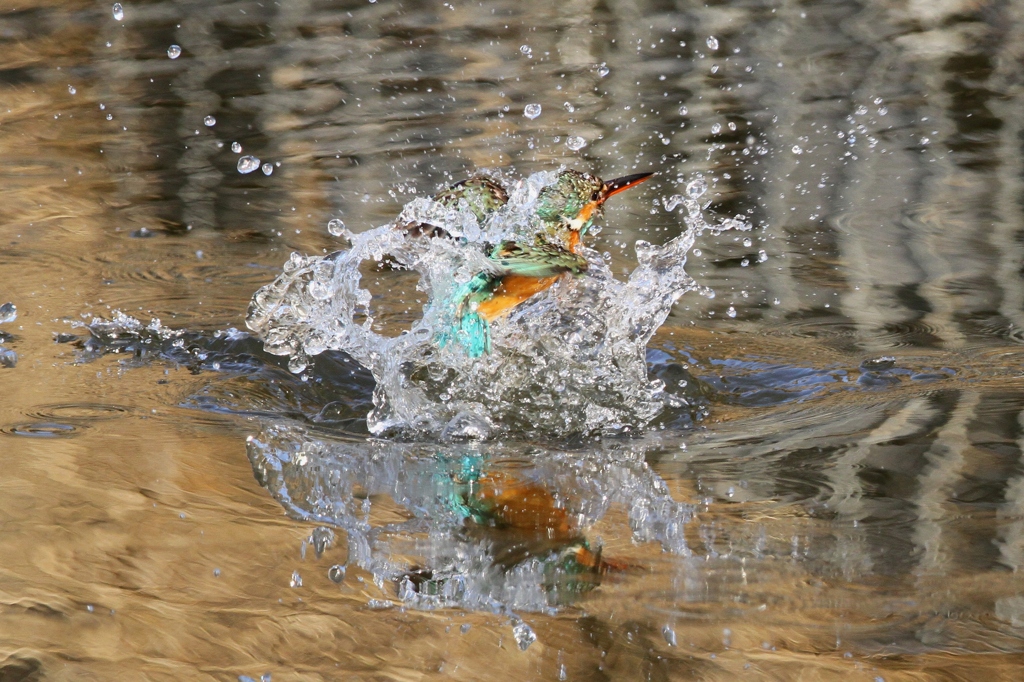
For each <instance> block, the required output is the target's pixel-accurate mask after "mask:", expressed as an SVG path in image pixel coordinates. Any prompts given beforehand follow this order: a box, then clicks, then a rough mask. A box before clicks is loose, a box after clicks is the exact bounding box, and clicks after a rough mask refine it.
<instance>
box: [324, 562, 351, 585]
mask: <svg viewBox="0 0 1024 682" xmlns="http://www.w3.org/2000/svg"><path fill="white" fill-rule="evenodd" d="M346 570H347V569H346V568H345V566H344V565H342V564H334V565H333V566H331V567H330V568H328V569H327V577H328V578H330V580H331V582H332V583H339V584H340V583H342V582H344V581H345V572H346Z"/></svg>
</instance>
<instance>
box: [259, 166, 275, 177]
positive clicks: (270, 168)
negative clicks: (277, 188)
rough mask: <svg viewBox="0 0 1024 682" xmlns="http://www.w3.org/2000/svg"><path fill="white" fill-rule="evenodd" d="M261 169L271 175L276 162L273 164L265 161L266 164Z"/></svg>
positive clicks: (265, 173)
mask: <svg viewBox="0 0 1024 682" xmlns="http://www.w3.org/2000/svg"><path fill="white" fill-rule="evenodd" d="M260 170H262V171H263V174H264V175H270V174H271V173H273V172H274V164H272V163H265V164H263V167H262V168H261V169H260Z"/></svg>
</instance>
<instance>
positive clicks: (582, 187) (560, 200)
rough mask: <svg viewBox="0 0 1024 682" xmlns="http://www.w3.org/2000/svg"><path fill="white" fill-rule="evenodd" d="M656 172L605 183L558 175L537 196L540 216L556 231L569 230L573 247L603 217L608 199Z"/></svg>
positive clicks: (589, 177) (574, 174) (570, 172)
mask: <svg viewBox="0 0 1024 682" xmlns="http://www.w3.org/2000/svg"><path fill="white" fill-rule="evenodd" d="M652 175H654V173H637V174H635V175H627V176H624V177H621V178H615V179H614V180H609V181H607V182H605V181H604V180H601V178H599V177H597V176H594V175H590V174H589V173H581V172H579V171H575V170H565V171H562V172H561V173H559V174H558V178H557V179H556V180H555V182H553V183H552V184H550V185H548V186H547V187H545V188H544V189H542V190H541V191H540V194H539V195H538V196H537V217H538V218H540V219H541V220H542V221H544V222H545V223H547V224H549V225H552V226H554V227H556V228H561V229H567V230H569V231H570V232H572V233H574V234H570V240H571V241H572V243H573V244H576V243H578V241H579V238H580V237H581V236H582V235H584V234H586V232H587V229H588V228H589V227H590V226H591V225H592V224H593V222H594V220H596V219H597V218H598V217H600V215H601V210H602V208H603V207H604V202H605V201H607V200H608V198H609V197H611V196H614V195H616V194H618V193H619V192H623V191H625V190H627V189H629V188H630V187H634V186H636V185H639V184H640V183H641V182H643V181H644V180H646V179H647V178H649V177H651V176H652Z"/></svg>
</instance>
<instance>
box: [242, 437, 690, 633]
mask: <svg viewBox="0 0 1024 682" xmlns="http://www.w3.org/2000/svg"><path fill="white" fill-rule="evenodd" d="M651 447H657V445H656V444H655V443H653V442H652V443H643V442H641V441H638V440H619V441H616V442H608V443H604V444H601V445H600V446H598V447H597V448H594V449H590V450H588V451H585V452H573V451H566V450H558V449H538V448H532V449H531V451H530V453H529V454H530V457H529V459H528V460H524V458H523V455H524V452H523V447H522V445H521V444H517V445H500V444H493V443H484V444H477V445H470V444H460V445H453V446H447V447H439V446H437V445H431V444H424V443H402V442H396V441H385V440H377V439H370V440H367V439H363V440H352V441H346V440H341V439H334V438H331V437H326V436H323V435H319V434H317V433H316V432H315V431H314V430H312V429H310V428H308V427H304V426H300V425H298V424H294V423H292V424H289V423H281V420H279V419H275V420H273V421H267V422H266V423H265V424H264V426H263V428H262V430H261V431H260V432H258V433H257V434H255V435H253V436H250V437H249V438H248V440H247V452H248V456H249V460H250V463H251V465H252V468H253V472H254V474H255V476H256V480H257V481H259V483H260V485H262V486H264V487H265V488H267V490H268V491H269V492H270V493H271V494H272V495H273V496H274V497H275V499H277V501H278V502H279V503H280V504H281V505H282V506H283V507H284V508H285V510H286V511H287V512H288V514H289V515H290V516H292V517H294V518H296V519H300V520H302V521H304V522H308V523H315V524H325V525H328V526H332V527H335V528H338V529H340V530H342V531H344V533H345V536H346V538H347V542H346V544H347V552H348V555H347V557H345V558H344V561H343V564H334V565H332V566H331V568H330V569H329V570H328V572H329V577H330V578H331V580H333V581H334V582H342V581H344V580H345V579H346V578H345V574H346V572H351V571H353V570H356V569H358V570H361V571H366V572H368V573H370V576H371V577H372V582H373V583H374V584H376V585H377V586H378V588H380V589H381V590H382V592H383V593H382V594H380V595H376V596H377V597H378V598H380V599H383V600H395V601H399V602H401V603H402V604H403V605H404V606H406V607H409V608H417V609H437V608H466V609H473V610H482V611H488V612H492V613H507V614H514V612H515V611H534V612H551V611H552V609H557V608H558V607H559V606H563V605H566V604H568V603H572V602H574V601H575V600H576V599H578V598H579V597H580V596H581V595H582V594H584V593H586V592H589V591H590V590H592V589H594V588H595V587H597V586H598V585H599V584H600V583H601V580H602V576H604V575H606V574H607V573H608V572H609V571H622V570H626V569H627V568H628V566H629V564H627V563H624V562H623V561H622V559H623V557H615V556H602V555H603V552H602V550H601V547H600V545H599V543H598V542H597V541H596V540H594V539H593V538H589V537H588V535H589V533H590V531H591V529H592V527H593V526H594V524H596V523H597V522H598V521H601V520H602V519H604V518H605V517H606V516H607V515H608V513H609V512H610V511H613V510H621V512H622V515H621V516H618V515H616V518H621V519H624V520H625V522H626V523H628V527H629V528H628V531H627V532H628V533H629V534H631V536H632V539H633V540H634V541H635V542H637V543H647V542H653V543H657V544H659V545H660V546H661V548H662V549H663V550H664V551H666V552H671V553H674V554H679V555H683V556H686V555H689V549H688V547H687V544H686V540H685V535H684V530H685V527H686V524H687V523H689V522H690V521H691V520H692V518H693V515H694V509H693V507H692V505H689V504H686V503H680V502H676V501H675V500H674V499H673V498H672V496H671V494H670V492H669V488H668V486H667V485H666V483H665V481H664V480H662V479H661V478H660V477H659V476H658V475H657V474H656V473H654V471H653V470H652V469H651V468H650V467H649V466H648V465H647V463H646V456H647V453H648V451H649V449H650V448H651ZM502 495H505V497H501V496H502ZM396 508H398V509H401V510H402V512H401V513H400V514H399V515H398V517H400V518H401V519H402V520H396V518H398V517H396V515H395V509H396ZM510 508H511V511H509V510H510ZM331 560H332V561H336V560H337V559H336V558H333V557H332V559H331ZM588 560H589V563H588ZM521 623H522V621H521V620H518V621H516V620H515V619H514V623H513V625H514V626H516V625H519V624H521ZM517 632H518V634H519V636H517V638H516V639H517V642H519V643H520V645H522V644H526V645H527V646H529V643H532V641H533V639H534V638H535V637H533V632H532V630H530V629H529V627H528V626H527V627H525V628H519V629H518V631H517Z"/></svg>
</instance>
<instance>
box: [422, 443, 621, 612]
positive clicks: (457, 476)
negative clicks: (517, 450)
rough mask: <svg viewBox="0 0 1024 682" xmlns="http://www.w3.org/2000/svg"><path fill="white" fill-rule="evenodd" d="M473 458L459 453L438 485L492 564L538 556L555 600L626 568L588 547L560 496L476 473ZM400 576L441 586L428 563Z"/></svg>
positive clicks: (426, 587) (425, 588)
mask: <svg viewBox="0 0 1024 682" xmlns="http://www.w3.org/2000/svg"><path fill="white" fill-rule="evenodd" d="M479 463H480V462H479V460H478V459H476V458H474V457H467V458H465V459H464V461H463V463H462V466H461V471H459V472H457V473H452V474H451V479H450V485H446V486H444V487H445V488H447V489H448V493H447V495H446V498H447V506H448V507H449V508H451V509H452V511H454V512H455V513H456V514H458V515H459V516H461V517H462V518H463V523H464V525H463V532H464V533H465V535H466V537H467V539H469V540H472V541H474V542H480V543H485V544H486V545H487V546H488V547H489V548H490V551H491V555H492V557H493V565H494V566H496V567H498V568H500V569H502V571H503V572H508V571H510V570H512V569H513V568H515V567H516V566H518V565H520V564H522V563H523V562H525V561H528V560H529V559H537V560H539V561H540V562H541V565H542V567H543V573H544V585H545V588H546V589H547V590H548V591H549V593H550V594H551V596H552V598H554V602H555V603H564V602H565V601H567V600H570V599H571V598H572V597H573V596H574V595H578V594H581V593H583V592H587V591H589V590H592V589H594V588H595V587H597V586H598V585H600V584H601V579H602V576H604V575H606V574H607V573H609V572H621V571H625V570H627V569H628V568H630V565H629V564H628V563H625V562H623V561H617V560H614V559H608V558H606V557H603V556H602V553H601V549H600V548H597V549H593V548H592V547H591V545H590V543H589V542H588V541H587V539H586V537H585V536H584V534H583V531H582V529H581V528H580V527H579V524H578V522H577V521H576V517H575V515H574V514H573V513H572V512H571V510H570V509H568V508H567V506H566V504H565V500H561V499H559V497H557V496H556V495H555V494H553V493H552V492H551V491H550V490H548V489H547V488H545V487H544V486H543V485H541V484H539V483H536V482H532V481H525V480H522V479H521V478H518V477H516V476H515V475H513V474H510V473H505V472H481V471H480V470H479V468H478V466H479ZM406 577H408V578H409V580H410V582H411V583H412V584H413V585H415V587H416V589H417V591H419V592H420V593H423V594H428V593H436V592H439V591H441V590H443V589H444V585H443V580H444V579H443V578H441V577H440V576H439V575H436V574H435V573H434V571H432V570H430V569H428V568H416V569H412V570H411V571H409V572H408V573H406Z"/></svg>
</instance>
